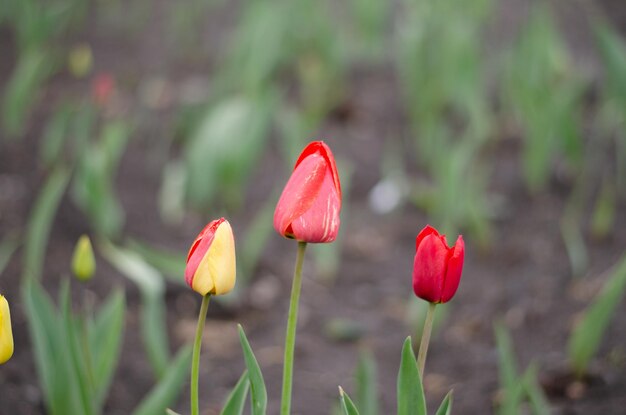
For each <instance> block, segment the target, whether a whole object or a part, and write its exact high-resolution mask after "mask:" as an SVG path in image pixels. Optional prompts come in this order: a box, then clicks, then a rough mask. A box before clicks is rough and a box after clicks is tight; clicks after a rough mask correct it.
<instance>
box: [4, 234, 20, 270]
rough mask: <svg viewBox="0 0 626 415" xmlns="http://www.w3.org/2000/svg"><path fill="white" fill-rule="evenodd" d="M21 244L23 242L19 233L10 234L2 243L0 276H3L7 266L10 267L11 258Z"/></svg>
mask: <svg viewBox="0 0 626 415" xmlns="http://www.w3.org/2000/svg"><path fill="white" fill-rule="evenodd" d="M21 243H22V240H21V238H20V236H19V235H18V233H17V232H9V233H8V234H7V235H5V237H4V238H3V239H2V242H0V275H2V273H3V272H4V269H5V268H6V266H7V265H9V261H10V260H11V257H12V256H13V254H14V253H15V251H16V250H17V248H19V246H20V245H21Z"/></svg>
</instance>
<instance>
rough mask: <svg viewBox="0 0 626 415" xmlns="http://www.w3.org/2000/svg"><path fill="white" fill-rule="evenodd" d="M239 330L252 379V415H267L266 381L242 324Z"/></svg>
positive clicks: (249, 375) (249, 374) (244, 356)
mask: <svg viewBox="0 0 626 415" xmlns="http://www.w3.org/2000/svg"><path fill="white" fill-rule="evenodd" d="M237 327H238V329H239V341H240V342H241V348H242V349H243V358H244V360H245V362H246V367H247V368H248V377H249V379H250V389H251V391H252V392H251V395H252V414H253V415H265V411H266V408H267V390H266V389H265V381H264V380H263V374H262V373H261V368H260V367H259V364H258V362H257V361H256V357H254V353H253V352H252V348H251V347H250V343H249V342H248V339H247V338H246V334H245V333H244V331H243V327H241V324H239V325H238V326H237Z"/></svg>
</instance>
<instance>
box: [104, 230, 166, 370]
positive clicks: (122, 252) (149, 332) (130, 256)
mask: <svg viewBox="0 0 626 415" xmlns="http://www.w3.org/2000/svg"><path fill="white" fill-rule="evenodd" d="M99 247H100V253H101V254H102V256H103V257H104V258H105V259H106V260H107V261H109V262H110V263H111V265H113V267H114V268H116V269H117V270H118V271H119V272H121V273H122V274H123V275H124V276H126V277H127V278H128V279H130V280H131V281H133V282H134V283H135V284H137V287H138V288H139V291H140V292H141V300H142V307H141V332H142V337H143V342H144V347H145V348H146V351H147V352H148V358H149V360H150V364H151V365H152V369H153V370H154V372H155V374H156V377H157V378H161V377H162V376H163V374H164V372H165V369H166V367H167V362H168V361H169V342H168V337H167V326H166V324H167V320H166V318H165V315H166V313H165V303H164V301H165V300H164V298H163V296H164V293H165V282H164V281H163V277H162V276H161V274H160V273H159V272H158V271H157V270H156V269H154V268H153V267H152V266H150V265H149V264H148V263H146V261H145V260H144V259H143V258H142V257H141V256H140V255H138V254H137V253H135V252H132V251H130V250H127V249H123V248H118V247H116V246H115V245H113V244H111V243H110V242H108V241H102V242H101V243H100V244H99Z"/></svg>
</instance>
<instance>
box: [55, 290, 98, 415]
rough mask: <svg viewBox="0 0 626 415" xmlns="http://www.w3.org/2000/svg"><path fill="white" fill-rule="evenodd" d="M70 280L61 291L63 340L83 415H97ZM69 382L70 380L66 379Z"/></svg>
mask: <svg viewBox="0 0 626 415" xmlns="http://www.w3.org/2000/svg"><path fill="white" fill-rule="evenodd" d="M68 281H69V280H64V281H63V283H62V284H61V289H60V290H59V309H60V310H61V316H62V318H61V321H62V325H63V330H62V333H63V339H62V341H63V342H64V343H65V345H66V347H67V350H68V352H69V355H70V367H71V371H70V373H71V376H72V377H73V378H74V379H73V380H75V383H76V385H75V386H76V388H75V389H74V391H76V392H77V394H78V398H79V402H80V405H81V409H82V411H81V413H82V414H83V415H90V414H95V413H96V409H95V408H94V405H96V404H97V403H98V402H96V399H94V398H95V396H94V383H93V378H92V377H91V373H90V372H89V369H90V366H89V364H90V363H89V362H88V360H87V355H86V352H87V351H86V350H85V348H83V347H81V340H80V335H81V333H80V328H79V325H78V321H77V320H76V318H75V317H74V315H73V314H72V305H71V299H70V291H69V282H68ZM65 381H68V379H65Z"/></svg>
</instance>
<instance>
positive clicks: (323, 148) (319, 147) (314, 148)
mask: <svg viewBox="0 0 626 415" xmlns="http://www.w3.org/2000/svg"><path fill="white" fill-rule="evenodd" d="M316 153H318V154H320V155H321V156H322V157H324V159H325V160H326V163H328V166H329V167H330V173H331V175H332V178H333V183H334V184H335V189H337V194H338V196H339V201H340V202H341V183H340V182H339V173H337V164H336V163H335V157H334V156H333V152H332V151H331V150H330V147H328V146H327V145H326V143H324V142H323V141H313V142H311V143H309V145H308V146H306V147H305V148H304V150H302V153H301V154H300V157H298V160H297V161H296V165H295V167H294V169H295V168H296V167H298V165H299V164H300V163H301V162H302V160H304V159H305V158H307V157H308V156H310V155H313V154H316Z"/></svg>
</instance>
